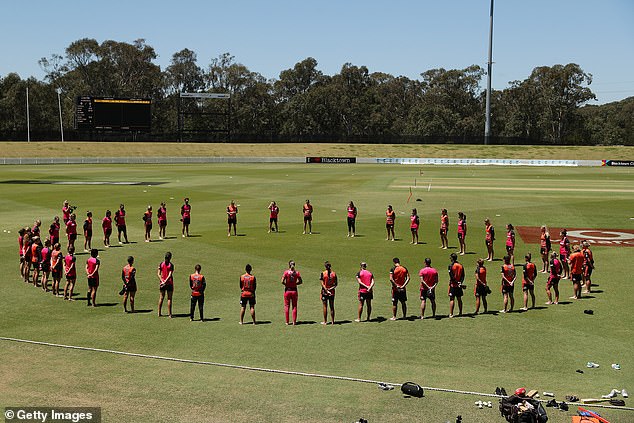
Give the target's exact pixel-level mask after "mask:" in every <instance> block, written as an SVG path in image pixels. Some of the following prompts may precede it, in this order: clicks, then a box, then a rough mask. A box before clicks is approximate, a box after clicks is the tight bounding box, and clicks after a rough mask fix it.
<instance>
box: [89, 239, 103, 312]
mask: <svg viewBox="0 0 634 423" xmlns="http://www.w3.org/2000/svg"><path fill="white" fill-rule="evenodd" d="M98 255H99V250H97V249H96V248H93V249H91V250H90V258H89V259H88V260H87V261H86V276H87V277H88V294H87V295H86V300H87V301H88V306H91V305H92V306H93V307H97V288H99V266H100V262H99V258H98V257H97V256H98Z"/></svg>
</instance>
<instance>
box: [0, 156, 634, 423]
mask: <svg viewBox="0 0 634 423" xmlns="http://www.w3.org/2000/svg"><path fill="white" fill-rule="evenodd" d="M580 158H585V157H580ZM16 179H21V180H25V179H32V180H51V181H59V180H67V181H147V182H152V181H157V182H165V184H163V185H157V186H111V185H45V184H38V185H33V184H28V185H14V184H0V198H2V201H1V202H0V222H1V225H2V228H1V229H3V231H4V230H10V231H11V233H10V234H8V233H5V232H3V233H2V234H1V235H0V259H1V262H2V263H3V265H4V267H5V269H6V271H5V276H4V277H3V278H2V281H1V283H0V295H1V296H2V297H3V298H4V301H3V305H2V319H1V320H0V335H1V336H7V337H16V338H23V339H33V340H38V341H48V342H56V343H62V344H71V345H81V346H89V347H96V348H107V349H115V350H122V351H130V352H137V353H144V354H156V355H164V356H171V357H179V358H187V359H197V360H205V361H214V362H224V363H232V364H240V365H247V366H256V367H267V368H274V369H285V370H295V371H304V372H316V373H323V374H332V375H341V376H350V377H360V378H368V379H375V380H386V381H391V382H405V381H407V380H412V381H414V382H417V383H419V384H421V385H424V386H433V387H442V388H452V389H462V390H469V391H478V392H489V393H492V392H493V390H494V389H495V387H496V386H504V387H506V389H507V391H512V390H514V389H515V388H516V387H519V386H525V387H527V388H528V389H538V390H539V391H540V392H541V391H552V392H555V393H556V394H557V397H558V399H563V397H564V396H565V395H567V394H576V395H578V396H579V397H597V396H599V395H601V394H604V393H607V392H609V391H610V390H611V389H612V388H618V389H622V388H626V389H629V391H630V392H632V391H634V384H633V383H632V382H634V373H633V372H632V370H631V369H632V368H633V367H634V360H632V355H631V350H632V347H634V342H633V341H632V337H631V328H632V324H633V323H634V319H633V317H632V313H631V312H630V311H629V310H630V300H629V295H628V294H627V292H628V291H627V290H628V288H627V284H628V283H629V275H630V273H631V258H632V252H634V250H633V249H630V248H608V247H595V248H594V249H593V250H594V255H595V260H596V263H597V270H596V273H595V275H594V278H593V279H594V281H595V283H596V284H597V285H598V286H597V287H596V289H598V290H599V291H600V292H599V293H597V294H595V295H593V297H594V298H590V299H585V300H583V301H579V302H575V303H569V304H563V305H560V306H557V307H554V306H550V307H543V308H542V307H540V309H538V310H533V311H530V312H528V313H521V314H519V313H512V314H508V315H504V316H502V315H498V316H495V315H485V316H477V317H464V318H460V319H452V320H450V319H446V318H444V319H441V320H425V321H397V322H390V321H382V322H373V323H361V324H356V323H350V321H352V320H354V318H355V317H356V305H357V302H356V283H355V281H354V274H355V273H356V271H357V270H358V263H359V262H360V261H362V260H364V261H367V262H368V264H369V268H370V270H371V271H373V272H374V274H375V278H376V281H377V288H376V290H375V300H374V313H373V314H374V316H383V317H389V316H390V312H391V311H390V301H389V283H388V271H389V268H390V265H391V259H392V257H394V256H398V257H400V258H401V262H402V263H403V264H404V265H405V266H406V267H408V268H409V270H410V272H411V273H412V274H415V273H417V272H418V270H419V269H420V268H421V266H422V263H423V259H424V258H425V257H431V258H432V260H433V264H434V266H435V267H436V268H438V269H439V272H440V274H441V285H440V287H439V288H438V291H437V294H438V313H439V314H440V315H443V316H446V315H447V313H448V299H447V297H446V295H445V293H446V286H447V277H446V270H445V269H446V267H447V265H448V263H449V260H448V255H449V252H447V251H445V250H441V249H439V248H438V245H439V239H438V235H437V232H438V222H439V211H440V209H441V208H443V207H445V208H447V209H448V210H449V212H450V217H451V219H452V221H451V228H450V245H451V246H452V247H454V246H456V245H457V240H456V237H455V223H456V220H457V219H456V213H457V211H459V210H462V211H464V212H465V213H467V215H468V220H469V225H470V229H469V235H468V238H467V247H468V250H469V251H470V252H472V253H473V254H468V255H466V256H464V258H462V259H461V261H462V262H463V264H464V265H465V268H466V270H467V275H468V276H467V283H468V285H469V288H468V289H467V293H466V296H465V298H464V302H465V312H469V313H470V312H471V311H473V308H474V298H473V296H472V295H471V292H472V291H471V290H472V287H473V276H472V272H473V269H474V264H475V260H476V258H477V257H482V256H485V255H486V252H485V248H484V242H483V239H484V227H483V224H482V221H483V220H484V218H485V217H490V218H491V219H492V221H493V223H494V225H495V226H496V229H497V231H498V242H497V244H496V250H497V256H498V257H499V256H500V255H501V252H502V250H503V243H502V240H501V238H502V232H503V228H504V225H505V224H506V223H508V222H511V223H513V224H514V225H515V226H521V225H524V226H539V225H541V224H547V225H549V226H552V227H559V226H568V227H596V228H621V229H632V228H633V227H634V221H633V220H631V219H630V218H631V217H634V214H633V212H632V210H634V193H633V192H632V186H634V173H633V172H632V171H631V170H629V169H612V168H557V169H555V168H510V167H509V168H502V167H438V166H435V167H427V168H425V169H424V175H423V176H421V175H420V174H419V167H418V166H416V167H415V166H411V167H410V166H389V165H338V166H337V165H332V166H329V165H285V164H267V165H253V164H252V165H236V164H218V165H169V166H150V165H147V166H140V165H139V166H133V167H130V168H126V167H123V166H97V165H94V166H61V165H60V166H36V167H30V168H26V167H17V166H5V167H0V181H2V180H16ZM414 179H416V185H417V186H416V188H414V194H413V196H412V200H411V202H410V203H409V204H408V203H407V201H406V200H407V196H408V193H409V186H412V185H413V184H414ZM430 183H431V189H429V184H430ZM500 187H505V188H506V189H503V190H501V189H499V188H500ZM578 187H588V188H592V189H593V191H591V192H590V193H589V192H584V191H578V190H568V188H578ZM185 196H188V197H190V198H191V204H192V207H193V214H192V227H191V229H192V233H193V234H195V235H196V236H195V237H191V238H188V239H182V238H181V237H180V235H179V234H180V228H179V222H178V218H177V211H178V207H179V206H180V204H181V199H182V198H183V197H185ZM172 198H173V199H172ZM306 198H309V199H310V200H311V203H313V204H314V206H315V220H314V227H313V231H314V232H315V234H313V235H312V236H308V235H306V236H303V235H302V234H301V231H302V227H301V225H302V217H301V206H302V204H303V202H304V200H305V199H306ZM418 198H420V199H421V200H422V201H420V202H419V201H415V200H416V199H418ZM64 199H69V200H70V201H71V202H72V203H73V204H77V205H78V206H79V209H78V215H79V216H82V217H83V215H84V213H85V212H86V210H88V209H90V210H92V211H93V212H94V213H95V216H98V217H99V219H100V218H101V217H102V216H103V212H104V211H105V209H106V208H110V209H111V210H114V209H115V208H116V206H117V205H118V204H119V203H120V202H124V203H125V204H126V208H127V210H128V225H129V233H130V238H131V240H132V241H136V242H137V243H135V244H131V245H125V246H123V247H118V246H117V248H111V249H109V250H107V251H101V252H100V257H101V262H102V271H101V280H102V283H101V286H100V288H99V293H98V302H100V303H102V304H107V306H104V307H99V308H97V309H92V308H88V307H86V306H85V303H84V302H81V301H78V302H74V303H68V302H64V301H61V300H59V299H56V298H53V297H52V296H50V294H49V295H45V294H44V293H43V292H42V291H41V290H39V289H34V288H33V287H32V286H27V285H25V284H23V283H22V282H20V280H19V276H18V271H17V254H16V251H17V243H16V240H15V238H16V231H17V229H18V228H19V227H20V226H24V225H28V224H31V223H32V221H33V220H34V219H36V218H41V219H42V220H43V222H44V224H43V226H44V227H47V226H48V224H49V223H50V220H51V218H52V216H54V215H56V214H59V213H60V207H61V203H62V201H63V200H64ZM232 199H234V200H236V202H237V203H238V204H239V205H240V213H239V215H238V232H239V233H240V234H243V235H244V236H239V237H230V238H228V237H227V236H226V226H225V225H226V217H225V216H226V215H225V207H226V205H227V204H228V203H229V201H230V200H232ZM271 200H276V201H277V202H278V204H279V206H280V209H281V212H280V229H281V231H282V232H281V233H279V234H278V233H273V234H267V231H266V230H267V227H268V211H267V209H266V207H267V205H268V203H269V202H270V201H271ZM350 200H353V201H354V202H355V204H356V205H357V207H358V208H359V217H358V223H357V232H358V233H359V234H360V235H361V236H360V237H357V238H354V239H348V238H346V236H345V234H346V223H345V206H346V204H347V202H348V201H350ZM161 201H166V202H167V206H168V218H169V226H168V236H170V237H172V238H171V239H168V240H164V241H162V242H153V243H150V244H145V243H143V242H142V236H143V234H142V221H141V215H142V212H143V210H144V208H145V206H146V205H147V204H152V205H154V206H155V208H156V207H157V206H158V204H159V203H160V202H161ZM388 203H389V204H392V205H393V206H394V208H395V210H396V211H397V213H398V216H399V219H398V220H397V227H396V232H397V238H399V239H400V241H399V242H394V243H392V242H386V241H385V228H384V210H385V206H386V205H387V204H388ZM412 207H417V208H418V211H419V214H420V216H421V222H422V228H421V231H420V238H421V241H422V242H423V243H424V244H422V245H418V246H412V245H410V244H409V230H408V228H407V225H406V218H407V216H408V215H409V212H410V210H411V208H412ZM498 215H499V216H498ZM82 220H83V219H82ZM154 232H155V235H156V229H155V231H154ZM96 233H97V236H96V237H95V245H100V236H99V235H100V231H96ZM80 240H81V239H80ZM168 250H169V251H172V252H173V254H174V259H173V261H174V263H175V265H176V273H175V275H176V289H175V293H174V313H176V314H185V313H188V311H189V295H188V291H189V290H188V287H187V282H186V281H187V275H188V274H189V273H191V272H192V271H193V267H194V265H195V264H196V263H200V264H201V265H202V267H203V273H204V274H205V275H206V277H207V283H208V288H207V295H206V303H205V307H206V309H205V311H206V317H207V318H213V319H217V320H214V321H209V322H205V323H199V322H193V323H191V322H189V319H188V318H184V317H183V318H180V317H179V318H174V319H172V320H169V319H167V318H160V319H159V318H158V317H157V316H156V310H157V304H156V302H157V299H158V289H157V279H156V276H155V275H156V266H157V264H158V263H159V262H160V261H161V259H162V256H163V254H164V253H165V251H168ZM526 251H532V252H533V255H534V256H538V246H536V245H526V244H524V243H523V242H522V241H521V240H519V241H518V247H517V254H516V255H517V256H518V257H519V256H520V255H523V254H524V253H525V252H526ZM128 255H134V256H135V258H136V265H137V268H138V283H139V292H138V295H137V305H136V307H137V309H139V310H144V311H149V312H146V313H139V314H135V315H125V314H124V313H123V311H122V307H121V305H120V304H119V302H120V297H119V296H118V295H117V292H118V290H119V287H120V278H119V274H120V271H121V267H122V266H123V265H124V264H125V259H126V257H127V256H128ZM86 258H87V256H86V255H83V254H82V255H79V256H78V263H79V264H80V268H81V267H83V265H84V263H85V260H86ZM289 259H294V260H295V261H296V262H297V266H298V270H300V272H301V273H302V275H303V277H304V281H305V283H304V285H303V286H301V287H300V293H299V319H300V320H301V321H305V322H319V321H320V320H321V317H322V316H321V301H320V299H319V283H318V280H317V277H318V274H319V272H320V271H321V270H322V267H323V262H324V260H329V261H330V262H331V263H332V264H333V270H335V271H336V272H337V273H338V275H339V288H338V289H337V300H336V308H337V320H339V321H340V322H342V324H340V325H335V326H334V327H323V326H322V325H319V324H305V325H300V326H297V327H286V326H285V325H284V323H283V307H282V287H281V284H280V276H281V274H282V272H283V270H284V269H285V267H286V263H287V262H288V260H289ZM516 261H519V260H516ZM246 263H250V264H252V265H253V267H254V273H255V275H256V276H257V278H258V294H257V295H258V297H257V301H258V303H257V307H256V309H257V316H258V320H260V321H263V322H267V323H266V324H262V325H258V326H256V327H253V326H251V325H247V326H243V327H241V326H239V325H238V324H237V321H238V314H239V305H238V296H239V289H238V278H239V275H240V274H241V273H242V272H243V269H244V265H245V264H246ZM488 268H489V274H490V277H489V282H490V283H491V285H492V287H493V294H492V295H491V296H490V298H489V308H490V310H498V309H499V308H500V307H501V301H502V300H501V296H500V294H499V289H498V286H499V277H498V274H499V262H495V263H493V264H491V265H489V266H488ZM79 274H80V278H79V280H78V286H79V289H78V290H77V291H78V292H80V294H81V296H83V295H84V294H85V286H86V281H85V277H81V276H82V272H80V273H79ZM544 284H545V279H544V277H543V275H541V274H540V275H539V277H538V289H537V291H536V294H537V298H538V304H539V305H541V304H543V302H544V301H545V299H546V298H545V293H544V291H543V287H544ZM417 285H418V283H417V279H416V278H415V279H414V281H413V282H412V285H411V286H410V289H409V292H408V293H409V299H410V301H409V303H408V304H409V314H410V315H416V314H418V307H419V304H420V301H419V300H418V299H417ZM561 286H562V297H564V298H567V297H568V296H569V295H570V294H571V287H570V286H569V284H568V283H567V282H566V281H563V282H562V284H561ZM516 300H520V301H521V293H516ZM566 302H567V301H566ZM164 307H165V306H164ZM587 308H591V309H593V310H594V312H595V314H594V315H593V316H588V315H585V314H583V310H584V309H587ZM0 357H2V360H1V361H0V380H2V381H3V383H2V384H0V406H7V405H55V406H71V405H84V406H101V407H103V415H104V416H105V417H104V419H105V420H106V421H200V420H204V421H241V420H247V419H249V420H252V421H296V420H300V419H301V420H305V421H327V422H340V421H354V420H355V419H357V418H359V417H365V418H367V419H368V420H369V421H372V422H379V421H381V422H384V421H390V422H392V421H403V422H405V421H419V420H420V421H442V422H444V421H447V420H450V421H454V420H455V417H456V415H458V414H461V415H462V416H463V418H464V420H465V421H468V422H489V421H502V420H501V418H500V417H499V413H497V411H496V408H494V409H493V410H478V409H477V408H475V407H474V406H473V402H474V401H476V400H477V399H478V398H477V397H473V396H462V395H456V394H448V393H438V392H428V393H427V395H426V397H425V398H424V399H404V398H403V397H402V395H400V393H399V392H397V391H391V392H382V391H380V390H378V389H377V387H375V386H373V385H369V384H368V385H366V384H358V383H352V382H342V381H331V380H323V379H310V378H301V377H294V376H284V375H272V374H265V373H254V372H247V371H242V370H231V369H224V368H216V367H208V366H198V365H192V364H178V363H167V362H160V361H152V360H147V359H140V358H131V357H121V356H112V355H105V354H99V353H91V352H82V351H72V350H59V349H53V348H46V347H41V346H35V345H26V344H15V343H9V342H6V341H0ZM587 361H595V362H598V363H600V364H601V367H600V368H599V369H596V370H590V369H586V368H585V363H586V362H587ZM616 362H618V363H620V364H621V365H622V368H623V370H621V371H620V372H617V371H614V370H612V369H610V364H611V363H616ZM576 369H583V370H584V371H585V373H584V374H578V373H575V370H576ZM166 398H170V400H167V399H166ZM628 405H629V404H628ZM551 410H552V409H549V416H550V418H551V420H550V421H553V422H568V421H570V417H569V416H570V415H571V413H572V412H571V413H562V412H559V411H557V412H554V411H551ZM574 410H575V408H574V407H573V408H572V411H574ZM601 414H602V415H604V416H606V417H607V418H609V419H612V420H613V421H632V419H634V414H632V413H631V412H629V413H628V412H623V411H622V412H617V411H612V410H605V411H603V412H602V413H601Z"/></svg>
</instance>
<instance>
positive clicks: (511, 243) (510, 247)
mask: <svg viewBox="0 0 634 423" xmlns="http://www.w3.org/2000/svg"><path fill="white" fill-rule="evenodd" d="M506 254H508V255H509V256H511V263H513V264H515V228H514V227H513V225H512V224H510V223H509V224H507V225H506Z"/></svg>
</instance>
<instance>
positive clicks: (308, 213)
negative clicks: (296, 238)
mask: <svg viewBox="0 0 634 423" xmlns="http://www.w3.org/2000/svg"><path fill="white" fill-rule="evenodd" d="M302 213H303V215H304V232H302V234H304V235H306V226H308V233H309V234H312V233H313V205H312V204H310V200H306V202H305V203H304V205H303V206H302Z"/></svg>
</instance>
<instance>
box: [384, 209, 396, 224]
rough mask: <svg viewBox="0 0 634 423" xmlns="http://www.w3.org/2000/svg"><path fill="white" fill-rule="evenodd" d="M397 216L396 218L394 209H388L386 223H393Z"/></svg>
mask: <svg viewBox="0 0 634 423" xmlns="http://www.w3.org/2000/svg"><path fill="white" fill-rule="evenodd" d="M395 218H396V212H395V211H394V210H386V211H385V223H386V224H388V225H393V224H394V219H395Z"/></svg>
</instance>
